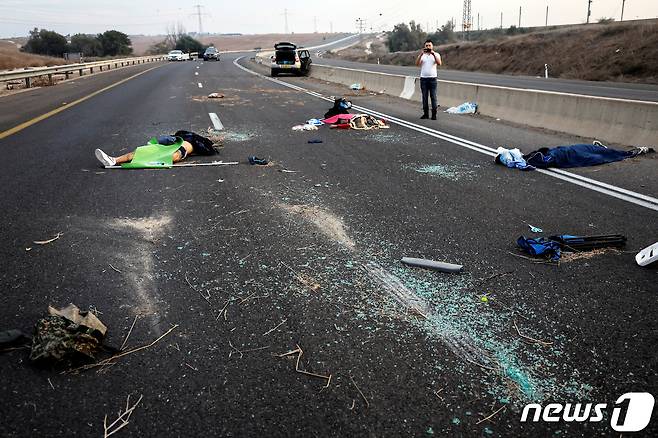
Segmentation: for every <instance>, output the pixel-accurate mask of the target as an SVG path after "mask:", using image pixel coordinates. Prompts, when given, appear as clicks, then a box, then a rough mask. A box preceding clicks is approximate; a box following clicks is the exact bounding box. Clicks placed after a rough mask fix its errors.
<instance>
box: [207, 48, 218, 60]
mask: <svg viewBox="0 0 658 438" xmlns="http://www.w3.org/2000/svg"><path fill="white" fill-rule="evenodd" d="M203 60H204V61H210V60H213V61H219V51H218V50H217V49H216V48H214V47H213V46H210V47H208V48H207V49H206V51H205V52H203Z"/></svg>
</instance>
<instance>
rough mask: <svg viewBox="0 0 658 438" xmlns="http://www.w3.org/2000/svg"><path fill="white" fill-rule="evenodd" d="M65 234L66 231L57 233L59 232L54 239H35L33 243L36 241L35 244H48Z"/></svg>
mask: <svg viewBox="0 0 658 438" xmlns="http://www.w3.org/2000/svg"><path fill="white" fill-rule="evenodd" d="M63 234H64V233H57V234H56V235H55V237H53V238H52V239H48V240H35V241H33V243H34V244H35V245H48V244H49V243H51V242H54V241H55V240H57V239H59V238H60V237H62V235H63Z"/></svg>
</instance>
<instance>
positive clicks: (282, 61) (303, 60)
mask: <svg viewBox="0 0 658 438" xmlns="http://www.w3.org/2000/svg"><path fill="white" fill-rule="evenodd" d="M312 62H313V60H311V54H310V53H309V51H308V50H306V49H304V48H303V47H297V46H296V45H295V44H293V43H289V42H280V43H277V44H275V45H274V55H272V57H271V65H270V68H271V70H270V72H271V75H272V77H275V76H278V75H279V74H280V73H292V74H296V75H307V74H308V73H309V72H310V70H311V64H312Z"/></svg>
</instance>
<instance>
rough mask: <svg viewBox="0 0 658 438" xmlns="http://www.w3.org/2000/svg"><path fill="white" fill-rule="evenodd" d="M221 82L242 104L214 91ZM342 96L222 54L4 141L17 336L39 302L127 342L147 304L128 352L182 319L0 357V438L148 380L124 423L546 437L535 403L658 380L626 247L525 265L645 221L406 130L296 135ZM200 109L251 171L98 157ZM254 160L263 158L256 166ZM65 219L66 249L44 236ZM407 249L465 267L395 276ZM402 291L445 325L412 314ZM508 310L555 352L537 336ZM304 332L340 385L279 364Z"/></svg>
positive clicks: (651, 279) (78, 428)
mask: <svg viewBox="0 0 658 438" xmlns="http://www.w3.org/2000/svg"><path fill="white" fill-rule="evenodd" d="M226 58H227V60H228V59H230V57H226ZM197 67H199V68H198V69H197ZM195 72H198V73H199V75H198V76H197V75H195V74H194V73H195ZM286 80H287V81H291V82H292V81H295V82H296V81H299V83H304V81H305V80H304V79H286ZM199 82H201V83H202V84H203V88H202V89H200V88H199V87H198V85H197V84H198V83H199ZM308 82H309V83H310V81H308ZM296 83H297V82H296ZM309 83H307V84H306V85H308V86H311V85H313V84H309ZM212 91H219V92H222V93H223V94H225V96H226V97H225V98H224V99H219V100H207V99H204V96H205V95H206V94H207V93H209V92H212ZM387 102H389V101H383V100H382V101H380V102H379V103H378V105H382V106H384V105H386V104H387ZM390 104H391V105H399V102H398V101H395V100H391V101H390ZM2 105H3V102H2V99H0V110H2V111H5V110H7V107H6V106H2ZM327 106H328V105H327V103H326V102H324V101H322V100H319V99H317V98H314V97H312V96H308V95H305V94H302V93H299V92H297V91H294V90H291V89H288V88H284V87H282V86H280V85H277V84H275V83H272V82H270V81H266V80H265V79H262V78H257V77H253V76H251V75H249V74H247V73H245V72H244V71H242V70H240V69H238V68H237V67H235V66H234V65H233V64H231V63H230V62H226V60H223V61H221V62H219V63H203V64H201V63H199V64H194V63H178V64H167V65H164V66H162V67H161V68H158V69H155V70H153V71H151V72H148V73H146V74H144V75H141V76H139V77H137V78H134V79H132V80H130V81H128V82H126V83H124V84H122V85H121V86H118V87H115V88H113V89H110V90H108V91H107V92H104V93H102V94H99V95H98V96H95V97H94V98H92V99H89V100H87V101H85V102H83V103H81V104H79V105H76V106H75V107H72V108H70V109H68V110H66V111H63V112H61V113H59V114H57V115H55V116H53V117H51V118H49V119H46V120H44V121H41V122H39V123H37V124H35V125H33V126H31V127H29V128H27V129H25V130H23V131H21V132H19V133H17V134H14V135H12V136H9V137H7V138H4V139H2V140H0V148H2V150H3V152H4V153H5V159H6V160H7V162H9V163H17V165H13V166H8V167H7V168H6V170H5V171H4V172H3V174H2V177H0V178H2V184H3V188H4V192H3V193H4V196H3V201H4V202H3V204H4V207H5V208H4V209H3V212H2V218H3V222H4V223H5V224H6V225H5V229H4V232H3V233H2V234H1V235H0V251H2V255H1V257H2V260H3V270H2V271H1V275H0V288H2V290H4V291H5V293H4V294H3V304H4V306H2V308H1V310H0V316H1V318H2V321H4V323H5V324H6V325H7V327H17V328H21V329H23V330H26V331H29V330H30V326H31V324H32V323H33V322H34V321H35V320H36V319H37V318H38V317H39V316H41V315H43V313H44V312H45V308H46V305H47V304H54V305H65V304H66V303H68V302H75V303H77V304H78V305H79V306H80V307H82V308H88V307H89V306H91V305H93V306H95V308H97V309H98V310H99V311H101V312H103V313H102V314H101V315H100V317H101V319H102V320H103V321H104V322H105V323H106V324H107V325H108V327H109V328H110V337H109V339H108V344H109V345H113V346H118V345H121V343H122V341H123V338H124V337H125V334H126V333H127V332H128V329H129V328H130V325H131V323H132V321H133V318H134V315H135V314H140V315H141V317H140V319H139V320H138V322H137V324H136V326H135V329H134V330H133V332H132V335H131V337H130V341H129V345H131V346H138V345H144V344H147V343H149V342H150V341H152V340H153V339H155V338H156V337H157V336H160V335H161V334H163V333H165V332H166V331H167V330H168V329H169V328H170V327H171V324H178V327H176V329H174V331H173V332H171V334H170V335H168V337H167V338H165V339H163V340H162V341H161V342H159V343H158V344H156V345H155V346H153V347H152V348H149V349H147V350H145V351H142V352H140V353H136V354H134V355H130V356H127V357H125V358H123V359H124V360H121V361H119V362H118V364H117V365H115V366H113V367H111V368H110V369H108V370H106V371H105V372H104V373H101V374H97V373H95V372H93V371H91V372H87V373H84V374H82V375H74V374H63V375H62V374H59V373H58V372H55V370H50V369H48V368H47V367H46V368H45V369H42V368H37V367H34V366H31V365H28V361H27V359H26V357H25V355H24V354H23V352H21V351H15V352H11V353H5V354H4V355H3V356H2V357H0V370H2V372H3V374H4V375H9V376H11V379H4V380H3V381H2V383H0V393H1V394H2V395H3V400H4V402H3V407H4V408H5V409H4V412H5V413H6V416H7V418H11V419H12V421H11V422H3V423H2V424H1V425H0V434H2V435H3V436H22V435H24V433H25V431H27V430H29V431H30V433H31V434H33V435H46V434H47V435H49V436H88V435H91V434H98V433H99V432H102V420H103V416H104V415H105V414H108V417H109V418H110V419H112V416H113V415H114V413H115V412H116V411H117V410H118V409H119V408H121V407H122V406H124V404H125V398H126V396H127V395H128V394H133V400H134V399H135V398H134V397H138V396H139V395H140V394H141V395H143V396H144V398H143V400H142V402H141V404H140V406H138V407H137V408H136V411H135V413H134V414H133V416H132V417H131V421H130V424H129V425H127V426H126V427H125V428H123V429H122V430H121V432H120V433H121V434H122V436H128V437H129V436H194V435H201V434H206V435H209V436H215V435H234V436H236V435H237V436H251V435H257V434H261V435H262V434H263V433H267V434H268V435H273V436H284V435H285V436H302V435H303V436H308V435H321V436H339V435H340V436H345V435H349V436H354V435H358V436H363V435H376V436H400V435H425V434H427V433H428V431H429V430H430V429H431V431H432V432H433V433H435V434H437V435H453V436H454V435H463V436H481V435H486V436H539V435H545V434H547V433H551V434H553V433H554V428H553V427H548V426H546V425H545V424H541V423H539V424H522V423H520V422H519V420H518V417H519V412H520V411H519V410H520V409H521V408H522V406H523V404H524V403H525V401H527V400H528V399H529V398H535V399H539V400H546V399H547V398H548V397H551V398H553V397H562V398H563V399H565V400H570V401H581V400H584V399H587V400H604V401H607V400H611V401H614V399H616V397H617V396H618V395H620V394H622V393H623V392H628V391H629V390H647V389H651V390H655V388H656V378H655V374H654V373H653V371H652V370H653V369H655V355H653V351H652V349H651V345H653V343H654V342H655V333H654V332H652V328H653V327H654V326H655V319H654V317H653V315H654V314H655V307H654V305H653V304H652V303H653V302H654V300H653V299H652V297H653V296H654V294H655V270H642V269H639V268H638V267H636V266H635V265H634V262H633V254H630V253H628V254H627V253H606V254H600V255H597V256H595V257H591V258H589V259H580V260H574V261H571V262H567V263H563V264H562V265H561V266H559V267H558V266H548V265H544V264H534V263H532V262H530V261H528V260H525V259H522V258H519V257H516V256H515V255H512V254H509V252H513V253H515V254H516V252H515V248H514V240H515V239H516V237H518V235H520V234H527V233H528V228H527V225H526V222H527V223H532V224H534V225H537V226H541V227H542V228H544V230H546V233H549V232H560V231H562V232H564V231H569V232H574V233H587V232H591V231H592V230H596V232H599V231H601V232H604V231H607V232H613V231H614V232H622V233H625V234H627V235H628V236H629V243H628V248H629V249H634V248H636V247H637V246H639V245H640V244H641V243H642V242H645V241H646V240H648V239H651V238H653V236H655V235H656V231H657V230H656V225H655V212H652V211H649V210H647V209H642V208H640V207H637V206H634V205H631V204H627V203H624V202H622V201H620V200H617V199H613V198H610V197H606V196H604V195H602V194H599V193H594V192H590V191H587V190H583V189H581V188H579V187H576V186H573V185H570V184H565V183H559V182H556V181H553V180H552V179H549V178H546V177H545V176H543V175H539V174H522V173H520V172H513V171H509V170H507V169H504V168H501V167H498V166H494V165H493V164H492V163H491V161H490V159H488V158H487V157H484V156H482V155H481V154H478V153H476V152H474V151H471V150H467V149H464V148H459V147H457V146H455V145H454V144H451V143H448V142H446V141H442V140H439V139H436V138H432V137H429V136H426V135H424V134H422V133H419V132H414V131H411V130H407V129H405V128H401V127H398V126H395V125H394V126H392V127H391V128H390V129H389V130H386V131H379V132H356V131H332V130H328V129H326V128H323V129H322V130H321V131H314V132H308V133H306V132H304V133H298V132H293V131H292V130H291V129H290V128H291V126H292V125H294V124H297V123H300V122H303V121H304V120H306V119H307V118H310V117H312V116H318V115H321V114H322V113H323V112H324V111H326V109H327ZM393 109H394V110H395V111H396V114H399V115H403V116H404V117H407V118H410V119H411V117H414V118H415V117H416V116H417V115H416V114H415V112H413V111H412V109H410V108H407V107H404V106H398V107H397V108H393ZM209 113H215V114H217V115H218V117H219V118H220V119H221V121H222V124H223V125H224V126H225V133H224V135H225V146H224V148H223V150H222V151H221V153H220V158H221V159H224V160H226V161H233V160H238V161H240V162H241V164H240V165H238V166H231V167H224V168H219V167H218V168H192V169H172V170H162V171H123V170H114V171H111V170H103V169H100V168H98V167H97V163H96V162H95V159H94V158H93V149H94V148H95V147H98V146H102V147H103V148H104V149H105V150H107V151H108V152H114V153H122V152H125V151H126V150H128V148H130V147H132V146H135V145H139V144H141V143H143V142H144V140H145V139H147V138H148V137H149V136H151V135H157V134H161V133H167V132H171V131H173V130H176V129H180V128H186V129H192V130H199V131H200V130H204V129H206V128H207V127H208V126H210V124H211V121H210V118H209V115H208V114H209ZM440 123H442V124H444V125H445V128H446V129H450V130H458V129H461V130H463V131H464V132H468V131H470V132H471V133H472V135H474V136H485V135H488V136H500V138H507V140H509V141H513V142H519V143H521V142H528V141H530V139H533V138H534V137H535V136H541V138H540V140H541V141H549V139H551V140H554V141H555V139H556V136H555V135H554V134H547V133H540V134H538V133H537V132H536V131H527V130H523V129H521V128H514V129H512V128H510V127H509V126H505V125H499V124H496V123H492V122H487V123H486V124H483V123H481V122H479V121H478V119H470V118H469V119H459V118H451V119H446V120H442V121H441V122H440ZM313 138H319V139H322V140H323V143H320V144H308V143H307V141H308V140H310V139H313ZM540 140H538V139H534V140H533V141H537V142H539V141H540ZM250 155H258V156H261V157H266V158H269V159H270V160H271V162H272V164H271V165H269V166H262V167H261V166H249V165H248V164H246V163H245V161H246V157H247V156H250ZM196 160H198V161H202V160H203V159H199V158H197V159H196ZM626 169H627V170H626V171H627V172H631V173H632V171H629V170H628V169H629V166H626ZM284 170H286V171H288V172H284ZM220 180H222V181H220ZM59 231H61V232H63V233H64V234H63V236H62V237H61V238H60V239H59V240H57V241H55V242H53V243H52V244H50V245H46V246H42V247H41V246H36V245H34V244H33V243H32V241H33V240H39V239H44V238H47V237H49V236H51V235H52V234H53V233H56V232H59ZM27 247H30V248H32V249H31V250H30V251H26V248H27ZM404 255H417V256H426V257H432V258H437V259H440V260H446V261H452V262H457V263H462V264H464V265H465V267H466V273H465V274H464V275H461V276H447V275H443V274H433V273H429V272H423V271H416V270H412V269H407V268H403V267H401V266H400V265H399V263H398V261H397V260H398V259H399V258H400V257H401V256H404ZM110 263H111V264H112V265H113V266H114V267H116V268H118V269H119V270H120V271H121V272H116V271H114V270H113V269H112V268H110V267H109V264H110ZM497 274H502V275H498V276H496V275H497ZM492 276H495V277H492ZM400 284H404V287H401V286H400ZM407 291H411V293H412V294H413V295H414V296H416V297H421V298H422V299H423V300H424V301H425V304H426V307H427V309H429V310H430V311H431V312H432V314H430V315H425V316H423V315H421V314H418V313H417V312H413V311H410V310H409V309H408V308H406V307H405V303H406V304H409V303H408V301H405V299H407V300H408V299H409V296H408V295H406V294H407ZM620 291H621V292H623V293H620ZM483 296H486V297H488V298H487V300H486V301H484V300H482V297H483ZM204 297H205V298H204ZM637 303H643V305H642V306H638V305H637ZM222 309H224V310H226V313H224V312H223V311H222ZM426 317H429V319H428V320H426V319H425V318H426ZM622 321H623V323H622ZM515 324H516V326H517V327H519V328H520V330H521V333H524V334H527V335H528V336H531V337H535V338H537V339H542V340H544V341H547V342H552V344H551V346H550V347H547V346H542V345H536V344H535V345H528V344H525V343H524V342H522V340H521V339H520V338H519V336H518V334H517V333H516V332H515V331H514V328H513V327H514V325H515ZM297 345H299V346H301V347H302V348H303V351H304V353H303V357H302V358H301V361H300V369H301V370H306V371H309V372H312V373H314V374H316V375H320V376H328V375H331V376H332V380H331V382H330V384H329V386H328V387H327V388H326V389H322V388H323V386H325V385H326V383H327V382H326V380H325V379H323V378H322V377H317V376H309V375H305V374H302V373H298V372H295V364H296V357H297V356H296V355H297V354H299V353H294V354H291V355H290V357H289V356H285V357H279V356H278V355H279V354H283V353H286V352H289V351H291V350H292V351H294V350H295V349H296V348H297ZM468 359H470V360H473V361H475V363H479V364H480V365H481V366H478V365H476V364H474V363H472V362H469V360H468ZM482 365H484V366H493V367H495V368H496V369H495V370H488V369H486V368H483V367H482ZM302 367H303V368H302ZM47 379H50V381H51V382H52V384H53V386H54V387H55V388H56V390H54V391H53V390H52V388H51V387H50V385H49V383H48V380H47ZM497 409H502V410H501V411H499V413H498V414H497V415H496V416H495V419H494V420H493V421H491V422H489V421H487V422H480V423H479V424H478V421H480V420H481V419H482V418H484V417H486V416H488V415H490V414H491V413H492V412H494V410H497ZM559 429H560V430H563V431H565V433H568V434H569V435H573V436H591V433H592V431H594V430H595V431H597V432H599V431H600V432H601V433H606V432H607V431H609V430H610V429H609V425H607V424H602V423H600V424H596V423H593V424H588V425H587V428H585V427H584V426H582V425H579V424H574V423H571V424H564V423H561V424H560V425H559Z"/></svg>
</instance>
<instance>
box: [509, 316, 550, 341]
mask: <svg viewBox="0 0 658 438" xmlns="http://www.w3.org/2000/svg"><path fill="white" fill-rule="evenodd" d="M514 328H515V329H516V333H517V334H518V335H519V336H520V337H521V338H523V339H525V340H526V341H529V342H530V343H531V344H541V345H543V346H545V347H548V346H550V345H553V343H552V342H547V341H541V340H539V339H535V338H531V337H530V336H526V335H524V334H522V333H521V331H520V330H519V327H518V326H517V325H516V321H514Z"/></svg>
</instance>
